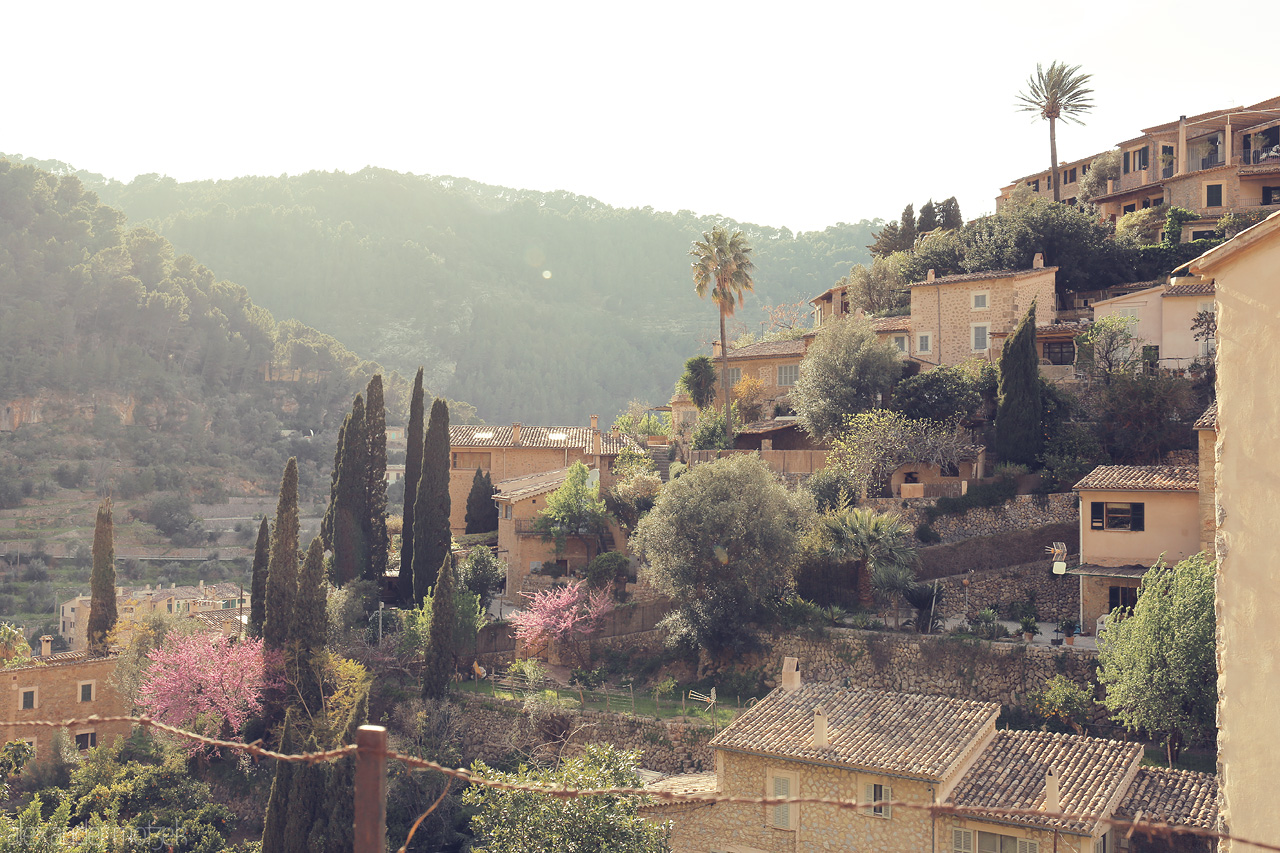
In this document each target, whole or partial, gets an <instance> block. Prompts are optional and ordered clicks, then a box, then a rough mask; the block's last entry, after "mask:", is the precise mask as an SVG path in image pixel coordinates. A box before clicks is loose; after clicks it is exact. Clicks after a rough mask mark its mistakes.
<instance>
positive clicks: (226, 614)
mask: <svg viewBox="0 0 1280 853" xmlns="http://www.w3.org/2000/svg"><path fill="white" fill-rule="evenodd" d="M191 618H192V619H195V620H196V621H197V622H200V623H201V624H203V625H205V626H207V627H209V628H214V629H217V630H219V631H220V630H222V628H223V626H225V625H226V624H227V623H228V622H234V623H236V624H239V623H240V622H241V621H242V620H245V621H247V620H248V618H249V608H247V607H246V608H245V609H244V614H243V615H242V614H241V613H240V608H239V607H228V608H226V609H223V610H205V611H203V612H201V613H192V614H191Z"/></svg>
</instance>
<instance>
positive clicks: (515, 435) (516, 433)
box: [511, 424, 520, 445]
mask: <svg viewBox="0 0 1280 853" xmlns="http://www.w3.org/2000/svg"><path fill="white" fill-rule="evenodd" d="M511 443H512V444H516V445H518V444H519V443H520V424H512V425H511Z"/></svg>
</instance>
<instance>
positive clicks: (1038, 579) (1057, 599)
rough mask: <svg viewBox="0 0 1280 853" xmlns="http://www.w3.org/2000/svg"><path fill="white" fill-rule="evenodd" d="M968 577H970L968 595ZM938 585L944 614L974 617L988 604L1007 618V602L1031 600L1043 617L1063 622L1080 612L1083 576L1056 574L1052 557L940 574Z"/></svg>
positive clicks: (1048, 620)
mask: <svg viewBox="0 0 1280 853" xmlns="http://www.w3.org/2000/svg"><path fill="white" fill-rule="evenodd" d="M965 580H968V581H969V585H968V595H967V596H966V595H965V592H966V587H965V584H964V582H965ZM938 586H939V587H940V588H941V589H943V590H944V593H943V597H942V604H941V607H940V610H941V612H942V614H943V617H944V618H951V617H953V616H966V617H971V616H973V615H974V614H976V613H977V612H978V611H979V610H982V609H983V608H986V607H990V608H992V609H994V610H995V611H996V612H997V613H999V614H1000V615H1001V617H1002V618H1003V617H1004V616H1005V610H1006V608H1005V605H1008V604H1010V603H1012V602H1019V601H1028V600H1030V601H1034V602H1035V605H1036V611H1037V612H1038V613H1039V614H1040V619H1041V621H1045V622H1061V621H1062V620H1063V619H1077V618H1079V614H1080V579H1079V578H1078V577H1076V576H1075V575H1055V574H1054V573H1053V563H1052V561H1051V560H1040V561H1037V562H1034V563H1025V564H1023V565H1021V566H1007V567H1005V568H1003V569H988V570H987V571H983V572H974V573H973V574H971V575H950V576H948V577H945V578H938ZM966 602H967V606H966Z"/></svg>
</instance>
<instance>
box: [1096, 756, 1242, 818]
mask: <svg viewBox="0 0 1280 853" xmlns="http://www.w3.org/2000/svg"><path fill="white" fill-rule="evenodd" d="M1139 811H1141V812H1142V819H1143V820H1146V821H1162V822H1164V823H1170V824H1173V825H1175V826H1198V827H1200V828H1202V829H1212V828H1213V826H1214V825H1215V824H1216V823H1217V820H1218V777H1217V776H1211V775H1210V774H1208V773H1193V772H1191V771H1190V770H1170V769H1169V768H1167V767H1141V768H1139V769H1138V776H1137V778H1135V779H1134V780H1133V784H1131V785H1130V786H1129V790H1128V792H1127V793H1126V794H1125V796H1124V799H1123V800H1121V802H1120V807H1119V808H1118V809H1116V817H1118V818H1123V819H1126V820H1131V819H1132V818H1133V817H1134V815H1136V814H1137V813H1138V812H1139Z"/></svg>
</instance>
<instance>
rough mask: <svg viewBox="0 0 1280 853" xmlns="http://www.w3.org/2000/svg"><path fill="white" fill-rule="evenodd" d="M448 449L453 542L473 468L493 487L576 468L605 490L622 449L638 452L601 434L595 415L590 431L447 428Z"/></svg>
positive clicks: (629, 442)
mask: <svg viewBox="0 0 1280 853" xmlns="http://www.w3.org/2000/svg"><path fill="white" fill-rule="evenodd" d="M449 444H450V451H451V453H452V456H451V458H450V461H449V502H450V503H449V506H450V511H449V526H450V528H452V530H453V533H454V535H455V536H456V535H459V534H461V533H463V532H465V531H466V529H467V521H466V519H467V495H469V494H470V493H471V482H472V480H473V479H474V477H475V473H476V469H477V468H479V469H481V470H484V471H486V472H488V474H489V476H490V478H492V480H493V482H494V483H495V484H497V483H499V482H501V481H503V480H511V479H516V478H520V477H527V476H530V475H532V474H544V473H547V472H549V471H557V470H559V469H562V468H568V467H569V466H570V465H572V464H573V463H574V462H582V463H584V464H585V465H586V466H587V467H588V468H595V469H596V470H598V471H600V478H601V480H600V485H601V486H602V487H608V486H609V485H610V484H611V483H612V476H613V474H612V465H613V461H614V460H615V459H617V458H618V454H620V453H621V452H622V450H623V448H625V447H629V448H631V449H632V450H635V451H636V452H640V453H642V452H643V450H642V449H641V447H640V445H638V444H636V442H635V440H634V439H633V438H631V437H630V436H625V435H616V434H609V433H604V434H602V433H601V432H600V429H599V419H598V418H597V416H596V415H592V416H591V426H590V427H575V426H565V427H547V426H525V425H523V424H518V423H517V424H511V425H510V426H475V425H459V426H452V425H451V426H450V427H449Z"/></svg>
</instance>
